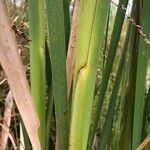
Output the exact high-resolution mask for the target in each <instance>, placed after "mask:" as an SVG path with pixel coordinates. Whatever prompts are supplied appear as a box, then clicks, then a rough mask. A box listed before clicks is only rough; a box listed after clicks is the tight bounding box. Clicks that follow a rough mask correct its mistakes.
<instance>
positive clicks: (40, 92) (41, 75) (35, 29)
mask: <svg viewBox="0 0 150 150" xmlns="http://www.w3.org/2000/svg"><path fill="white" fill-rule="evenodd" d="M28 4H29V25H30V28H29V34H30V37H31V42H30V68H31V92H32V96H33V100H34V103H35V106H36V110H37V112H38V116H39V119H40V128H39V137H40V141H41V147H42V149H43V150H44V149H45V124H46V123H45V120H46V115H45V91H46V90H45V88H46V85H45V84H46V77H45V8H44V7H45V0H29V1H28Z"/></svg>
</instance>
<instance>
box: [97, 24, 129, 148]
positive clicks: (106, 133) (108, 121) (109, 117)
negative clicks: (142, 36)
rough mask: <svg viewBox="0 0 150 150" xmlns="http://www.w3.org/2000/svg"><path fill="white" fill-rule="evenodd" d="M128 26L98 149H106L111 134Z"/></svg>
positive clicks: (125, 50) (123, 63) (126, 46)
mask: <svg viewBox="0 0 150 150" xmlns="http://www.w3.org/2000/svg"><path fill="white" fill-rule="evenodd" d="M130 27H131V26H130V25H129V27H128V31H127V35H126V40H125V43H124V48H123V51H122V55H121V59H120V63H119V67H118V70H117V74H116V79H115V82H114V86H113V90H112V94H111V98H110V102H109V108H108V111H107V114H106V118H105V123H104V128H103V132H102V135H101V138H100V141H101V142H100V147H99V149H100V150H101V149H106V144H107V143H108V140H109V137H110V134H111V130H112V123H113V116H114V112H115V105H116V101H117V95H118V91H119V86H120V81H121V78H122V73H123V68H124V65H125V58H126V54H127V49H128V41H129V35H130Z"/></svg>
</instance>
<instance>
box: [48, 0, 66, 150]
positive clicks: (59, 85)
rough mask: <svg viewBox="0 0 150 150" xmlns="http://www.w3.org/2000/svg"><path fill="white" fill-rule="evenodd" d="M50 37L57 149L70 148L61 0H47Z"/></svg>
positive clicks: (64, 149)
mask: <svg viewBox="0 0 150 150" xmlns="http://www.w3.org/2000/svg"><path fill="white" fill-rule="evenodd" d="M46 2H47V14H48V15H47V17H48V26H49V37H50V52H49V53H50V58H51V68H52V86H53V96H54V104H55V113H56V133H57V135H56V138H57V143H56V149H59V150H66V149H67V148H68V135H69V111H68V107H69V106H68V99H67V82H66V42H65V41H66V39H65V25H64V24H65V23H64V7H63V6H64V5H63V1H61V0H47V1H46Z"/></svg>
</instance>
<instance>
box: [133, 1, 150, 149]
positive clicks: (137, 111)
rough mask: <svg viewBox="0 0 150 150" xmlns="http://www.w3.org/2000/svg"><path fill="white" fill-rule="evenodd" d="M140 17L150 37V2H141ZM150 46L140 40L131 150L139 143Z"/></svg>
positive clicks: (145, 31)
mask: <svg viewBox="0 0 150 150" xmlns="http://www.w3.org/2000/svg"><path fill="white" fill-rule="evenodd" d="M142 12H143V13H142V15H141V24H142V27H143V31H144V33H145V34H146V36H148V37H150V22H149V21H148V20H147V18H148V17H149V13H150V1H149V0H144V1H143V8H142ZM149 50H150V45H147V44H146V42H145V41H144V39H143V37H141V38H140V42H139V52H138V62H137V78H136V92H135V106H134V122H133V139H132V140H133V144H132V149H133V150H134V149H136V148H137V147H138V145H139V144H140V142H141V135H142V133H141V132H142V122H143V109H144V99H145V82H146V73H147V65H148V55H149Z"/></svg>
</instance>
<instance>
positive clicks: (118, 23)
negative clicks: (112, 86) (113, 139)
mask: <svg viewBox="0 0 150 150" xmlns="http://www.w3.org/2000/svg"><path fill="white" fill-rule="evenodd" d="M127 4H128V0H120V1H119V5H124V7H127ZM124 17H125V13H123V12H121V10H120V9H119V8H118V10H117V14H116V19H115V23H114V28H113V33H112V37H111V42H110V46H109V49H108V56H107V60H106V65H105V69H104V72H103V76H102V82H101V85H100V88H99V95H98V99H99V100H98V103H97V106H96V114H95V118H94V122H93V129H92V131H91V134H90V136H89V146H88V147H89V149H91V146H92V144H93V140H94V136H95V132H96V129H97V125H98V120H99V116H100V112H101V108H102V105H103V101H104V96H105V92H106V89H107V85H108V81H109V76H110V73H111V70H112V66H113V62H114V58H115V53H116V50H117V46H118V42H119V39H120V34H121V29H122V25H123V22H124Z"/></svg>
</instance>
